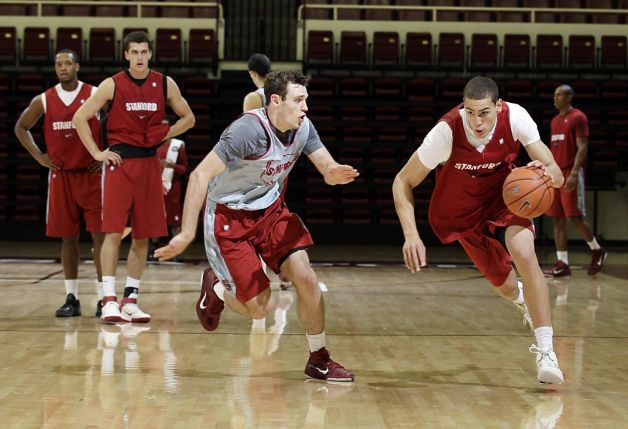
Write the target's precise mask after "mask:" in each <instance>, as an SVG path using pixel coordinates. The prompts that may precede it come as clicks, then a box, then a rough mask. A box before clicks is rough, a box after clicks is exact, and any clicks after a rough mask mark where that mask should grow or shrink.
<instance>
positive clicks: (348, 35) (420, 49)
mask: <svg viewBox="0 0 628 429" xmlns="http://www.w3.org/2000/svg"><path fill="white" fill-rule="evenodd" d="M339 42H340V43H339V44H338V43H335V41H334V35H333V33H332V32H331V31H316V30H311V31H309V32H308V37H307V53H306V63H307V64H308V65H309V66H311V67H320V66H326V65H329V66H339V67H364V66H366V65H372V66H374V67H382V66H385V67H392V68H399V67H400V66H406V67H438V68H440V69H442V68H456V69H461V68H464V67H471V68H475V69H483V70H487V69H495V68H498V67H503V68H505V69H530V68H531V67H534V68H539V69H560V68H563V67H566V68H579V69H607V70H612V69H624V68H625V67H626V57H627V55H626V48H627V46H628V44H627V43H626V42H627V40H626V36H601V38H600V45H599V46H596V43H595V37H594V36H593V35H570V36H568V37H567V42H568V43H567V44H566V45H564V44H563V36H562V35H560V34H539V35H537V37H536V40H535V42H536V43H535V44H534V45H532V43H531V39H530V36H529V35H528V34H506V35H505V36H504V40H503V44H501V45H500V44H499V43H498V37H497V35H496V34H473V35H472V36H471V43H470V44H467V41H466V40H465V36H464V34H463V33H440V34H439V35H438V39H437V40H433V38H432V34H431V33H426V32H408V33H406V34H405V43H401V41H400V37H399V34H398V33H396V32H375V33H374V34H373V40H372V42H371V43H369V42H367V36H366V33H365V32H363V31H343V32H342V33H341V36H340V41H339ZM434 42H436V43H434ZM338 45H339V46H338Z"/></svg>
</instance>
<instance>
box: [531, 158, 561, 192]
mask: <svg viewBox="0 0 628 429" xmlns="http://www.w3.org/2000/svg"><path fill="white" fill-rule="evenodd" d="M528 167H537V168H540V169H541V170H543V175H544V176H547V177H549V178H550V180H551V181H552V187H554V188H560V187H561V186H563V182H564V181H565V178H564V177H563V174H562V172H561V171H560V169H559V168H558V167H556V168H552V169H551V168H548V166H547V165H545V164H543V163H542V162H541V161H537V160H534V161H530V162H528Z"/></svg>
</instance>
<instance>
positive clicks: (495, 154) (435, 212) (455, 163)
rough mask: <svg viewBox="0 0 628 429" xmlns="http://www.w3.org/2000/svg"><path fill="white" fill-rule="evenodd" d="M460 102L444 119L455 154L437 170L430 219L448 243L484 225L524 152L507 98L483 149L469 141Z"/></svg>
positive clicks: (499, 202) (498, 201) (500, 201)
mask: <svg viewBox="0 0 628 429" xmlns="http://www.w3.org/2000/svg"><path fill="white" fill-rule="evenodd" d="M460 108H461V106H456V107H455V108H454V109H452V110H450V111H449V112H448V113H447V114H445V115H444V116H443V117H442V118H441V121H445V122H447V124H448V125H449V127H450V128H451V130H452V134H453V142H452V150H451V156H450V157H449V159H448V160H447V161H446V162H445V164H444V165H442V166H439V167H438V168H437V170H436V186H435V188H434V192H433V193H432V198H431V200H430V208H429V220H430V224H431V225H432V229H433V230H434V232H435V233H436V235H437V236H438V238H439V239H440V240H441V241H442V242H443V243H451V242H452V241H455V240H459V239H460V238H462V237H463V236H464V235H465V233H467V232H469V231H471V230H474V229H476V228H478V227H479V226H480V225H481V224H482V223H483V222H484V221H485V220H486V219H487V218H488V216H489V213H490V211H489V209H491V210H492V209H494V208H496V204H497V205H499V204H501V205H502V206H503V208H504V209H505V208H506V205H505V204H504V202H503V199H502V185H503V183H504V180H505V179H506V176H507V175H508V173H510V170H511V168H512V163H513V162H514V160H515V159H516V158H517V154H518V152H519V142H517V141H515V139H514V137H513V135H512V131H511V128H510V114H509V108H508V104H507V103H505V102H502V109H501V111H500V112H499V113H498V114H497V122H496V125H495V132H494V133H493V137H492V139H491V140H490V141H489V142H488V144H487V145H486V146H484V150H482V151H481V152H480V151H478V149H476V148H475V147H473V146H472V145H471V144H470V143H469V142H468V140H467V137H466V135H465V132H464V125H463V123H462V121H463V119H462V117H461V116H460V113H459V110H460Z"/></svg>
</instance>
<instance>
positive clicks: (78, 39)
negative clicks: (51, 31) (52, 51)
mask: <svg viewBox="0 0 628 429" xmlns="http://www.w3.org/2000/svg"><path fill="white" fill-rule="evenodd" d="M61 49H71V50H73V51H74V52H76V53H77V54H78V56H79V58H80V59H82V58H83V30H82V29H81V28H80V27H72V28H70V27H59V28H57V51H60V50H61Z"/></svg>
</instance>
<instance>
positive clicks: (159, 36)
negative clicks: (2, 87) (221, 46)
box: [0, 27, 218, 67]
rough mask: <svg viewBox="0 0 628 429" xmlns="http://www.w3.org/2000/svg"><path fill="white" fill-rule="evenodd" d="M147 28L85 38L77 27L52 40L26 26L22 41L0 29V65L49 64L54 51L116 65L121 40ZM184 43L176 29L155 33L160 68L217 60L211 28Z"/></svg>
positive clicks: (95, 31)
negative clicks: (133, 32)
mask: <svg viewBox="0 0 628 429" xmlns="http://www.w3.org/2000/svg"><path fill="white" fill-rule="evenodd" d="M137 30H142V31H148V30H147V29H146V28H125V29H123V31H122V37H120V38H119V39H118V38H116V31H115V29H114V28H91V29H90V31H89V37H88V38H87V39H86V38H85V37H84V35H83V30H82V29H81V28H79V27H59V28H58V29H57V32H56V38H55V39H54V40H53V39H52V38H51V34H50V29H49V28H47V27H27V28H25V29H24V34H23V37H22V38H19V37H18V35H17V30H16V28H15V27H0V63H2V64H12V65H17V64H18V63H19V64H35V65H41V64H45V65H48V64H50V63H51V61H52V55H53V53H54V52H56V51H57V50H61V49H72V50H74V51H75V52H77V53H78V54H79V56H80V58H81V59H82V62H83V63H88V64H94V65H115V64H117V63H120V62H121V61H122V59H123V52H122V51H123V49H121V40H122V39H124V37H125V36H126V35H127V34H128V33H130V32H132V31H137ZM188 36H189V37H188V39H187V41H184V40H183V38H182V34H181V30H180V29H177V28H158V29H157V30H156V34H155V35H154V37H155V46H154V57H153V59H154V61H155V62H156V63H157V64H160V65H182V64H190V65H195V66H200V67H202V66H212V65H214V64H215V63H216V61H217V59H218V58H217V51H216V48H217V46H216V44H217V42H216V33H215V31H214V30H213V29H204V28H193V29H191V30H190V32H189V34H188Z"/></svg>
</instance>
